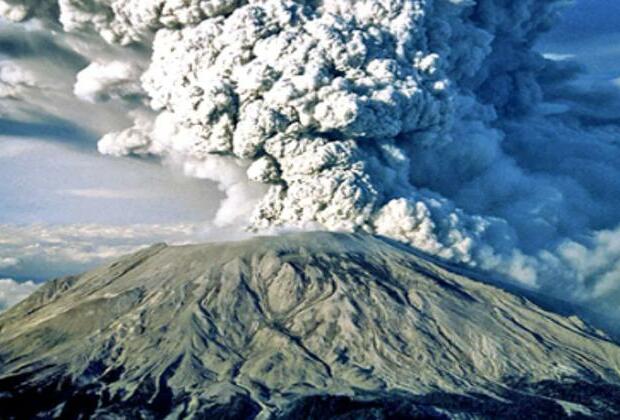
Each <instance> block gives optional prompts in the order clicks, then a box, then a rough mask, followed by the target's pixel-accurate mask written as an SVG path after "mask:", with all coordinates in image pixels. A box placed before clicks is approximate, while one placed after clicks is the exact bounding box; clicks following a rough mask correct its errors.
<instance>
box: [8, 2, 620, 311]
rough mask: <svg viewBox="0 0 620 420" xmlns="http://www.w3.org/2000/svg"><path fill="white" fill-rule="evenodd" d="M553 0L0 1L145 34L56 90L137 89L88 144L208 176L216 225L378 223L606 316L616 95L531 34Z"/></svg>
mask: <svg viewBox="0 0 620 420" xmlns="http://www.w3.org/2000/svg"><path fill="white" fill-rule="evenodd" d="M561 3H565V2H564V1H562V0H557V1H553V0H549V1H542V0H522V1H506V0H389V1H388V0H330V1H327V0H325V1H321V0H305V1H304V0H248V1H244V0H201V1H199V0H185V1H182V0H107V1H106V0H58V1H52V0H47V1H36V2H32V1H24V0H21V1H20V0H2V1H0V12H2V13H3V14H4V15H5V16H6V17H7V18H8V19H12V20H14V21H23V20H28V19H30V18H34V19H39V21H42V22H44V25H47V26H48V27H49V28H50V29H51V30H59V28H60V26H62V28H63V29H64V31H67V32H69V33H73V34H75V33H77V34H93V33H96V34H99V35H100V36H101V38H103V39H104V40H105V41H107V42H108V43H110V44H114V45H119V46H124V48H125V50H126V51H129V52H132V51H133V52H135V51H140V50H144V49H150V50H151V51H152V53H151V59H150V61H149V62H146V63H143V62H140V61H139V60H135V59H129V58H128V57H133V55H132V54H130V53H127V54H126V55H125V56H123V55H121V54H120V53H119V56H118V57H103V58H101V59H98V58H93V57H90V61H91V64H90V65H88V66H87V67H86V68H85V69H83V70H82V71H81V72H80V73H79V74H78V75H77V79H76V80H77V83H76V84H75V88H74V91H75V94H76V95H78V96H79V97H80V98H83V99H84V100H86V101H89V102H105V101H109V100H121V101H129V100H132V101H134V103H135V102H136V101H138V102H139V101H143V103H147V104H148V107H144V108H142V107H140V108H137V109H134V111H133V112H132V114H131V115H132V116H133V118H134V120H135V123H134V125H133V126H132V127H128V128H126V129H124V130H120V131H114V132H111V133H109V134H107V135H105V136H104V137H103V138H102V139H101V141H100V142H99V150H100V151H101V152H102V153H107V154H112V155H117V156H123V155H144V156H158V157H160V158H161V159H162V161H164V162H166V163H169V164H171V165H175V166H180V167H181V168H182V169H183V170H184V171H185V173H186V174H187V175H190V176H196V177H200V178H205V179H209V180H212V181H214V182H217V183H218V184H219V185H220V187H221V189H222V190H223V191H224V192H225V194H226V197H227V198H226V199H225V200H224V201H223V202H222V203H221V208H220V211H219V212H218V216H217V220H216V224H218V225H226V224H243V225H244V226H247V227H249V228H250V229H254V230H257V231H265V230H271V229H278V228H289V227H296V228H317V227H319V228H325V229H330V230H346V231H365V232H370V233H374V234H379V235H385V236H388V237H391V238H395V239H398V240H400V241H403V242H406V243H409V244H411V245H413V246H415V247H417V248H420V249H422V250H424V251H426V252H429V253H432V254H434V255H438V256H440V257H443V258H446V259H449V260H452V261H455V262H457V263H461V264H467V265H470V266H472V267H476V268H478V269H482V270H487V271H490V272H494V273H498V274H500V275H502V276H507V277H509V278H512V279H513V280H515V281H518V282H521V283H522V284H525V285H528V286H531V287H535V288H538V289H540V290H542V291H543V292H546V293H553V294H555V295H557V296H559V297H561V298H564V299H570V300H572V301H577V302H598V303H600V304H601V306H599V308H600V309H601V310H602V311H606V312H608V313H612V315H620V312H619V311H618V309H617V305H613V302H614V300H617V298H618V297H620V281H618V280H616V279H618V278H620V266H619V264H618V263H617V261H618V257H620V246H619V245H618V244H620V239H618V238H620V227H618V223H619V222H620V220H619V218H618V214H619V213H618V211H619V210H620V176H619V175H620V173H619V172H620V153H619V152H620V151H619V150H618V147H619V146H618V145H619V144H620V143H619V141H618V140H619V139H620V136H619V134H620V125H619V124H618V121H620V112H619V110H620V105H619V104H620V102H619V101H618V99H617V95H616V96H614V94H613V93H610V92H611V90H610V89H611V88H610V87H609V86H605V87H603V88H602V90H599V91H595V90H593V89H595V88H588V89H586V88H584V87H583V86H582V85H580V84H579V83H577V82H576V80H577V79H576V78H577V76H578V75H579V72H580V71H581V70H580V69H579V68H578V66H576V65H575V64H574V63H571V62H568V61H562V60H555V61H554V60H551V59H549V58H545V57H543V56H542V55H540V54H539V53H537V52H536V51H535V50H534V49H533V47H534V43H535V42H536V40H537V38H538V37H539V36H540V34H542V33H543V32H544V31H546V30H547V29H548V28H549V27H550V25H551V24H552V23H553V21H554V19H555V17H556V15H557V12H558V8H559V6H560V4H561ZM59 25H60V26H59ZM84 36H86V35H84ZM115 48H117V47H115ZM119 50H121V49H120V48H119ZM601 107H603V108H604V110H602V109H601ZM605 305H607V307H606V306H605ZM614 312H615V314H614Z"/></svg>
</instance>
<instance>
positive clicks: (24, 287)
mask: <svg viewBox="0 0 620 420" xmlns="http://www.w3.org/2000/svg"><path fill="white" fill-rule="evenodd" d="M38 287H39V285H37V284H36V283H34V282H32V281H26V282H17V281H15V280H13V279H0V312H2V311H4V310H6V309H8V308H10V307H11V306H13V305H16V304H17V303H19V302H21V301H22V300H24V299H26V298H27V297H28V296H29V295H30V294H31V293H32V292H34V291H35V290H37V288H38Z"/></svg>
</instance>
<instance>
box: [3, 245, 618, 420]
mask: <svg viewBox="0 0 620 420" xmlns="http://www.w3.org/2000/svg"><path fill="white" fill-rule="evenodd" d="M619 385H620V347H619V346H618V345H616V344H614V342H613V341H612V340H610V339H608V338H607V337H605V336H604V335H603V334H602V333H600V332H598V331H596V330H594V329H592V328H589V327H587V326H586V325H585V324H584V323H582V322H581V321H579V320H578V319H576V318H574V317H570V318H565V317H562V316H559V315H555V314H553V313H550V312H547V311H545V310H543V309H541V308H540V307H538V306H536V305H535V304H533V303H531V302H530V301H528V300H526V299H524V298H522V297H518V296H516V295H513V294H510V293H508V292H505V291H502V290H500V289H498V288H495V287H492V286H489V285H486V284H483V283H480V282H477V281H474V280H471V279H468V278H466V277H463V276H461V275H458V274H454V273H452V272H450V271H448V270H447V269H445V268H443V267H442V266H441V265H439V264H437V263H435V262H432V261H430V260H429V259H428V258H425V257H423V256H420V255H417V254H416V253H414V252H412V251H411V250H409V249H407V248H404V247H402V246H399V245H395V244H392V243H391V242H388V241H385V240H382V239H379V238H374V237H369V236H363V235H345V234H336V233H304V234H295V235H286V236H280V237H269V238H256V239H252V240H249V241H245V242H239V243H225V244H211V245H195V246H194V245H192V246H181V247H168V246H165V245H156V246H153V247H151V248H149V249H146V250H144V251H141V252H138V253H136V254H134V255H131V256H128V257H125V258H123V259H121V260H119V261H117V262H115V263H113V264H111V265H108V266H106V267H102V268H100V269H97V270H94V271H91V272H89V273H86V274H83V275H81V276H75V277H68V278H63V279H58V280H54V281H51V282H49V283H48V284H46V285H45V286H44V287H42V288H41V289H40V290H39V291H37V292H36V293H35V294H34V295H33V296H32V297H30V298H29V299H27V300H26V301H24V302H23V303H21V304H20V305H18V306H16V307H14V308H13V309H11V310H10V311H8V312H7V313H5V314H3V315H2V316H0V410H2V413H1V414H0V417H3V418H11V417H15V418H34V417H50V416H55V417H65V418H77V417H80V416H82V417H95V418H96V417H100V418H108V419H109V418H117V417H120V418H164V417H166V416H170V417H169V418H177V417H178V418H192V417H193V418H254V417H258V418H356V419H357V418H427V417H440V418H441V417H455V418H496V417H518V416H529V417H531V418H537V417H540V418H553V417H564V416H575V417H583V416H594V417H597V418H604V417H614V416H618V415H620V386H619Z"/></svg>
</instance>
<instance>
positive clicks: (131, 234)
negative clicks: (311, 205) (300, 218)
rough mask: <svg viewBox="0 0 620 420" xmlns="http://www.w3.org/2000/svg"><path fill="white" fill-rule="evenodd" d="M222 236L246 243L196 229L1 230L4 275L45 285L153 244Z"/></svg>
mask: <svg viewBox="0 0 620 420" xmlns="http://www.w3.org/2000/svg"><path fill="white" fill-rule="evenodd" d="M224 234H226V236H227V237H231V238H235V237H237V238H241V237H243V234H235V233H233V232H223V231H218V230H217V229H214V228H211V229H209V228H208V227H206V226H204V225H197V224H167V225H163V224H158V225H154V224H145V225H128V226H118V225H95V224H89V225H87V224H84V225H77V224H74V225H26V226H15V225H0V273H1V274H2V275H4V276H7V277H20V278H23V277H26V278H34V279H47V278H50V277H54V276H60V275H68V274H74V273H78V272H81V271H84V270H88V269H91V268H93V267H95V266H97V265H99V264H102V263H105V262H107V261H110V260H112V259H114V258H118V257H120V256H123V255H125V254H128V253H131V252H134V251H136V250H137V249H139V248H141V247H144V246H149V245H152V244H154V243H158V242H166V243H168V244H170V245H175V244H176V245H178V244H185V243H195V242H201V241H202V242H204V241H209V240H213V239H217V238H221V235H224ZM235 235H237V236H235ZM3 262H5V263H6V264H4V265H2V263H3Z"/></svg>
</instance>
